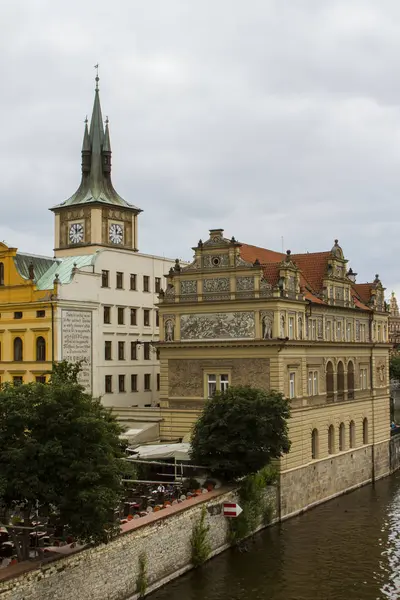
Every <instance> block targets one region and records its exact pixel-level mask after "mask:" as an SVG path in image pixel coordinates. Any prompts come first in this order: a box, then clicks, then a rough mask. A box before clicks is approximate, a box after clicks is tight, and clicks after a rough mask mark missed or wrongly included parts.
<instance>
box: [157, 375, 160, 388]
mask: <svg viewBox="0 0 400 600" xmlns="http://www.w3.org/2000/svg"><path fill="white" fill-rule="evenodd" d="M159 391H160V373H157V392H159Z"/></svg>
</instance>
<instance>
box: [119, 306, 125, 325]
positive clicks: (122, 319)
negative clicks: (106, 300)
mask: <svg viewBox="0 0 400 600" xmlns="http://www.w3.org/2000/svg"><path fill="white" fill-rule="evenodd" d="M124 323H125V309H124V308H123V307H122V306H119V307H118V325H123V324H124Z"/></svg>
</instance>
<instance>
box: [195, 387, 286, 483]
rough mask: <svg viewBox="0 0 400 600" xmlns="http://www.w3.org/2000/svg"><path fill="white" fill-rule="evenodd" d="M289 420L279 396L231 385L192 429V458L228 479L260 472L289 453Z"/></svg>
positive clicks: (209, 403) (208, 406) (208, 403)
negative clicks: (272, 461)
mask: <svg viewBox="0 0 400 600" xmlns="http://www.w3.org/2000/svg"><path fill="white" fill-rule="evenodd" d="M289 416H290V409H289V402H288V401H287V400H286V399H285V398H284V397H283V395H282V394H281V393H279V392H274V391H271V392H265V391H264V390H261V389H257V388H252V387H230V388H229V389H228V390H227V391H226V392H225V393H222V394H220V393H218V394H216V395H215V396H214V397H213V398H212V399H210V400H208V401H207V403H206V405H205V407H204V410H203V412H202V414H201V416H200V418H199V419H198V421H197V422H196V423H195V426H194V429H193V433H192V439H191V458H192V459H193V461H194V462H195V463H196V464H198V465H202V466H205V467H207V468H209V469H210V471H211V472H212V473H213V474H215V475H216V476H219V477H221V478H223V479H225V480H228V481H229V480H233V479H235V478H238V477H242V476H244V475H248V474H250V473H256V472H257V471H258V470H259V469H261V468H262V467H264V466H265V465H266V464H268V463H269V462H270V461H271V459H273V458H278V457H279V456H282V454H284V453H286V452H289V449H290V441H289V438H288V430H287V419H288V418H289Z"/></svg>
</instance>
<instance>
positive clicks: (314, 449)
mask: <svg viewBox="0 0 400 600" xmlns="http://www.w3.org/2000/svg"><path fill="white" fill-rule="evenodd" d="M311 458H312V459H315V458H318V429H313V430H312V433H311Z"/></svg>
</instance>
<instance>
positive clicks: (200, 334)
mask: <svg viewBox="0 0 400 600" xmlns="http://www.w3.org/2000/svg"><path fill="white" fill-rule="evenodd" d="M180 329H181V340H201V339H205V340H207V339H214V340H225V339H232V338H236V339H240V338H254V335H255V320H254V312H230V313H214V314H199V315H181V319H180Z"/></svg>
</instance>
